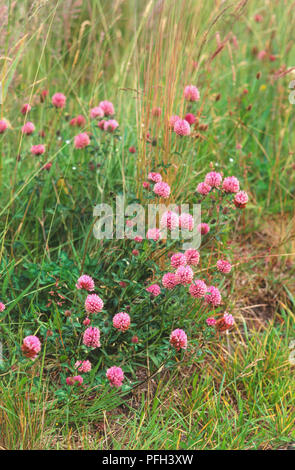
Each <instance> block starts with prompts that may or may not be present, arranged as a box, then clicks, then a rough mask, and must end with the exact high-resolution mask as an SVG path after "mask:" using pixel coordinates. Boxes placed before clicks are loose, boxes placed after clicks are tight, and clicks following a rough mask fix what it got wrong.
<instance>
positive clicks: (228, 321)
mask: <svg viewBox="0 0 295 470" xmlns="http://www.w3.org/2000/svg"><path fill="white" fill-rule="evenodd" d="M223 320H224V322H225V324H226V325H227V326H233V325H234V323H235V319H234V317H233V316H232V315H231V314H230V313H227V312H225V313H224V315H223Z"/></svg>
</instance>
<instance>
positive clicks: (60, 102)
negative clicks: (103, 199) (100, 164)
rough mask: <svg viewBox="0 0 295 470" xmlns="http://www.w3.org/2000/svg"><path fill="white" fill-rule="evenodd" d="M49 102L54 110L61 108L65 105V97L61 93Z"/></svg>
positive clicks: (56, 94)
mask: <svg viewBox="0 0 295 470" xmlns="http://www.w3.org/2000/svg"><path fill="white" fill-rule="evenodd" d="M51 101H52V104H53V106H55V107H56V108H63V107H64V106H65V104H66V97H65V95H64V94H63V93H55V94H54V95H53V97H52V99H51Z"/></svg>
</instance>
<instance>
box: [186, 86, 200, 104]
mask: <svg viewBox="0 0 295 470" xmlns="http://www.w3.org/2000/svg"><path fill="white" fill-rule="evenodd" d="M184 97H185V99H186V100H187V101H199V99H200V92H199V90H198V88H197V87H196V86H194V85H187V86H186V87H185V89H184Z"/></svg>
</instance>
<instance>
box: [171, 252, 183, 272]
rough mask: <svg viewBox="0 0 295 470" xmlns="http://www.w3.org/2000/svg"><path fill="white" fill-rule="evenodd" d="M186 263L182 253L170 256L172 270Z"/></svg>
mask: <svg viewBox="0 0 295 470" xmlns="http://www.w3.org/2000/svg"><path fill="white" fill-rule="evenodd" d="M186 263H187V261H186V256H185V255H184V254H183V253H174V255H172V256H171V266H172V267H173V268H179V267H180V266H185V265H186Z"/></svg>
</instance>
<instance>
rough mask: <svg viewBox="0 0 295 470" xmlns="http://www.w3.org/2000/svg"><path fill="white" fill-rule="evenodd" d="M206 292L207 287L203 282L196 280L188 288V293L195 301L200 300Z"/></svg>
mask: <svg viewBox="0 0 295 470" xmlns="http://www.w3.org/2000/svg"><path fill="white" fill-rule="evenodd" d="M206 292H207V286H206V284H205V282H204V281H202V280H201V279H197V280H195V281H193V282H192V284H191V285H190V286H189V293H190V295H191V296H192V297H195V298H196V299H201V298H202V297H204V295H205V294H206Z"/></svg>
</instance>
